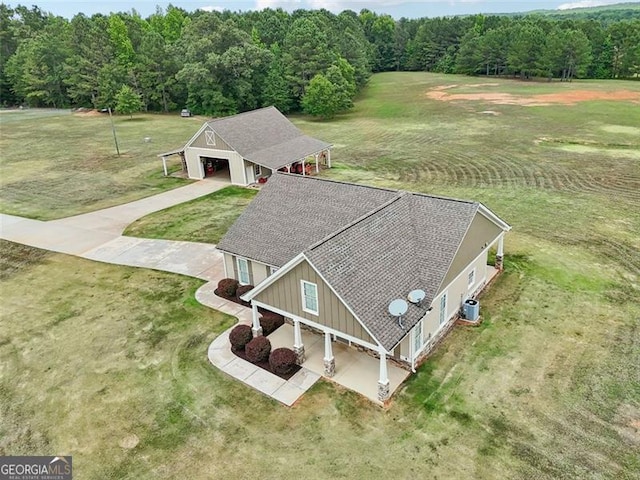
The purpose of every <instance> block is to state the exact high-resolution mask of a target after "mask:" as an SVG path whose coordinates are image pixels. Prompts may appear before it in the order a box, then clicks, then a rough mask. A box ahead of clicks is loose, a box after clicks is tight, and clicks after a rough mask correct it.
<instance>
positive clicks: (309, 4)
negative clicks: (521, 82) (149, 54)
mask: <svg viewBox="0 0 640 480" xmlns="http://www.w3.org/2000/svg"><path fill="white" fill-rule="evenodd" d="M2 3H5V4H8V5H10V6H16V5H18V4H23V5H28V6H31V5H37V6H38V7H39V8H40V9H41V10H43V11H45V12H51V13H53V14H54V15H60V16H63V17H66V18H71V17H73V16H74V15H76V14H78V13H84V14H85V15H88V16H90V15H93V14H94V13H104V14H109V13H110V12H130V11H131V9H132V8H133V9H135V10H136V11H137V12H138V13H139V14H140V15H142V16H143V17H147V16H149V15H151V14H152V13H153V12H155V10H156V6H160V7H162V8H163V9H166V8H167V6H168V5H169V4H172V5H174V6H176V7H180V8H183V9H185V10H187V11H189V12H192V11H195V10H198V9H202V10H220V11H222V10H232V11H247V10H262V9H263V8H282V9H284V10H287V11H293V10H296V9H299V8H303V9H319V8H325V9H327V10H330V11H332V12H334V13H339V12H341V11H342V10H354V11H356V12H359V11H360V10H362V9H363V8H368V9H369V10H372V11H374V12H376V13H380V14H382V13H386V14H389V15H391V16H392V17H394V18H400V17H407V18H420V17H440V16H447V15H465V14H474V13H517V12H528V11H531V10H539V9H545V10H555V9H560V10H562V9H567V8H578V7H595V6H600V5H610V4H614V3H623V0H568V1H567V0H564V1H563V0H538V1H530V2H529V1H525V2H518V1H511V2H505V1H501V0H412V1H406V0H367V1H364V0H195V1H194V0H173V1H171V2H166V1H159V0H135V1H131V0H129V1H122V0H100V1H98V0H83V1H77V0H40V1H38V0H30V1H15V2H14V1H5V0H2Z"/></svg>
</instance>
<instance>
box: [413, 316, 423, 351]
mask: <svg viewBox="0 0 640 480" xmlns="http://www.w3.org/2000/svg"><path fill="white" fill-rule="evenodd" d="M422 335H423V333H422V320H420V321H419V322H418V323H417V324H416V326H415V327H414V328H413V353H414V355H415V354H416V353H418V352H419V351H420V348H421V347H422Z"/></svg>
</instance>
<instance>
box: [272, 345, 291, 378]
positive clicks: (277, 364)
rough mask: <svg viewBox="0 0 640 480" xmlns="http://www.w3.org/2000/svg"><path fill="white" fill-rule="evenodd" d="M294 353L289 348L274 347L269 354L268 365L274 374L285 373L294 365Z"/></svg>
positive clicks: (289, 371)
mask: <svg viewBox="0 0 640 480" xmlns="http://www.w3.org/2000/svg"><path fill="white" fill-rule="evenodd" d="M296 360H297V359H296V354H295V352H294V351H293V350H291V349H290V348H276V349H275V350H274V351H273V352H271V355H269V367H271V371H272V372H273V373H275V374H276V375H287V374H288V373H291V371H292V370H293V369H294V368H295V366H296Z"/></svg>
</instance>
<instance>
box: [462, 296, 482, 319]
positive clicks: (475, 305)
mask: <svg viewBox="0 0 640 480" xmlns="http://www.w3.org/2000/svg"><path fill="white" fill-rule="evenodd" d="M462 313H463V315H464V318H465V319H466V320H471V321H472V322H475V321H476V320H478V318H479V317H480V302H478V301H477V300H472V299H469V300H467V301H465V302H464V305H463V306H462Z"/></svg>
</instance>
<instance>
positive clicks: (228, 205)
mask: <svg viewBox="0 0 640 480" xmlns="http://www.w3.org/2000/svg"><path fill="white" fill-rule="evenodd" d="M256 193H258V191H257V190H252V189H248V188H242V187H233V186H230V187H225V188H223V189H222V190H218V191H217V192H214V193H212V194H210V195H206V196H204V197H201V198H197V199H195V200H192V201H190V202H186V203H182V204H180V205H176V206H175V207H171V208H168V209H166V210H163V211H161V212H156V213H153V214H151V215H147V216H146V217H143V218H141V219H140V220H137V221H135V222H133V223H132V224H131V225H129V227H128V228H127V229H126V230H125V232H124V234H125V235H129V236H133V237H145V238H164V239H166V240H187V241H191V242H206V243H218V242H219V241H220V238H221V237H222V235H223V234H224V233H225V232H226V231H227V229H228V228H229V227H230V226H231V224H232V223H233V222H234V221H235V220H236V218H238V216H239V215H240V213H241V212H242V210H244V207H246V206H247V205H248V204H249V202H250V201H251V200H252V199H253V197H255V195H256Z"/></svg>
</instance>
